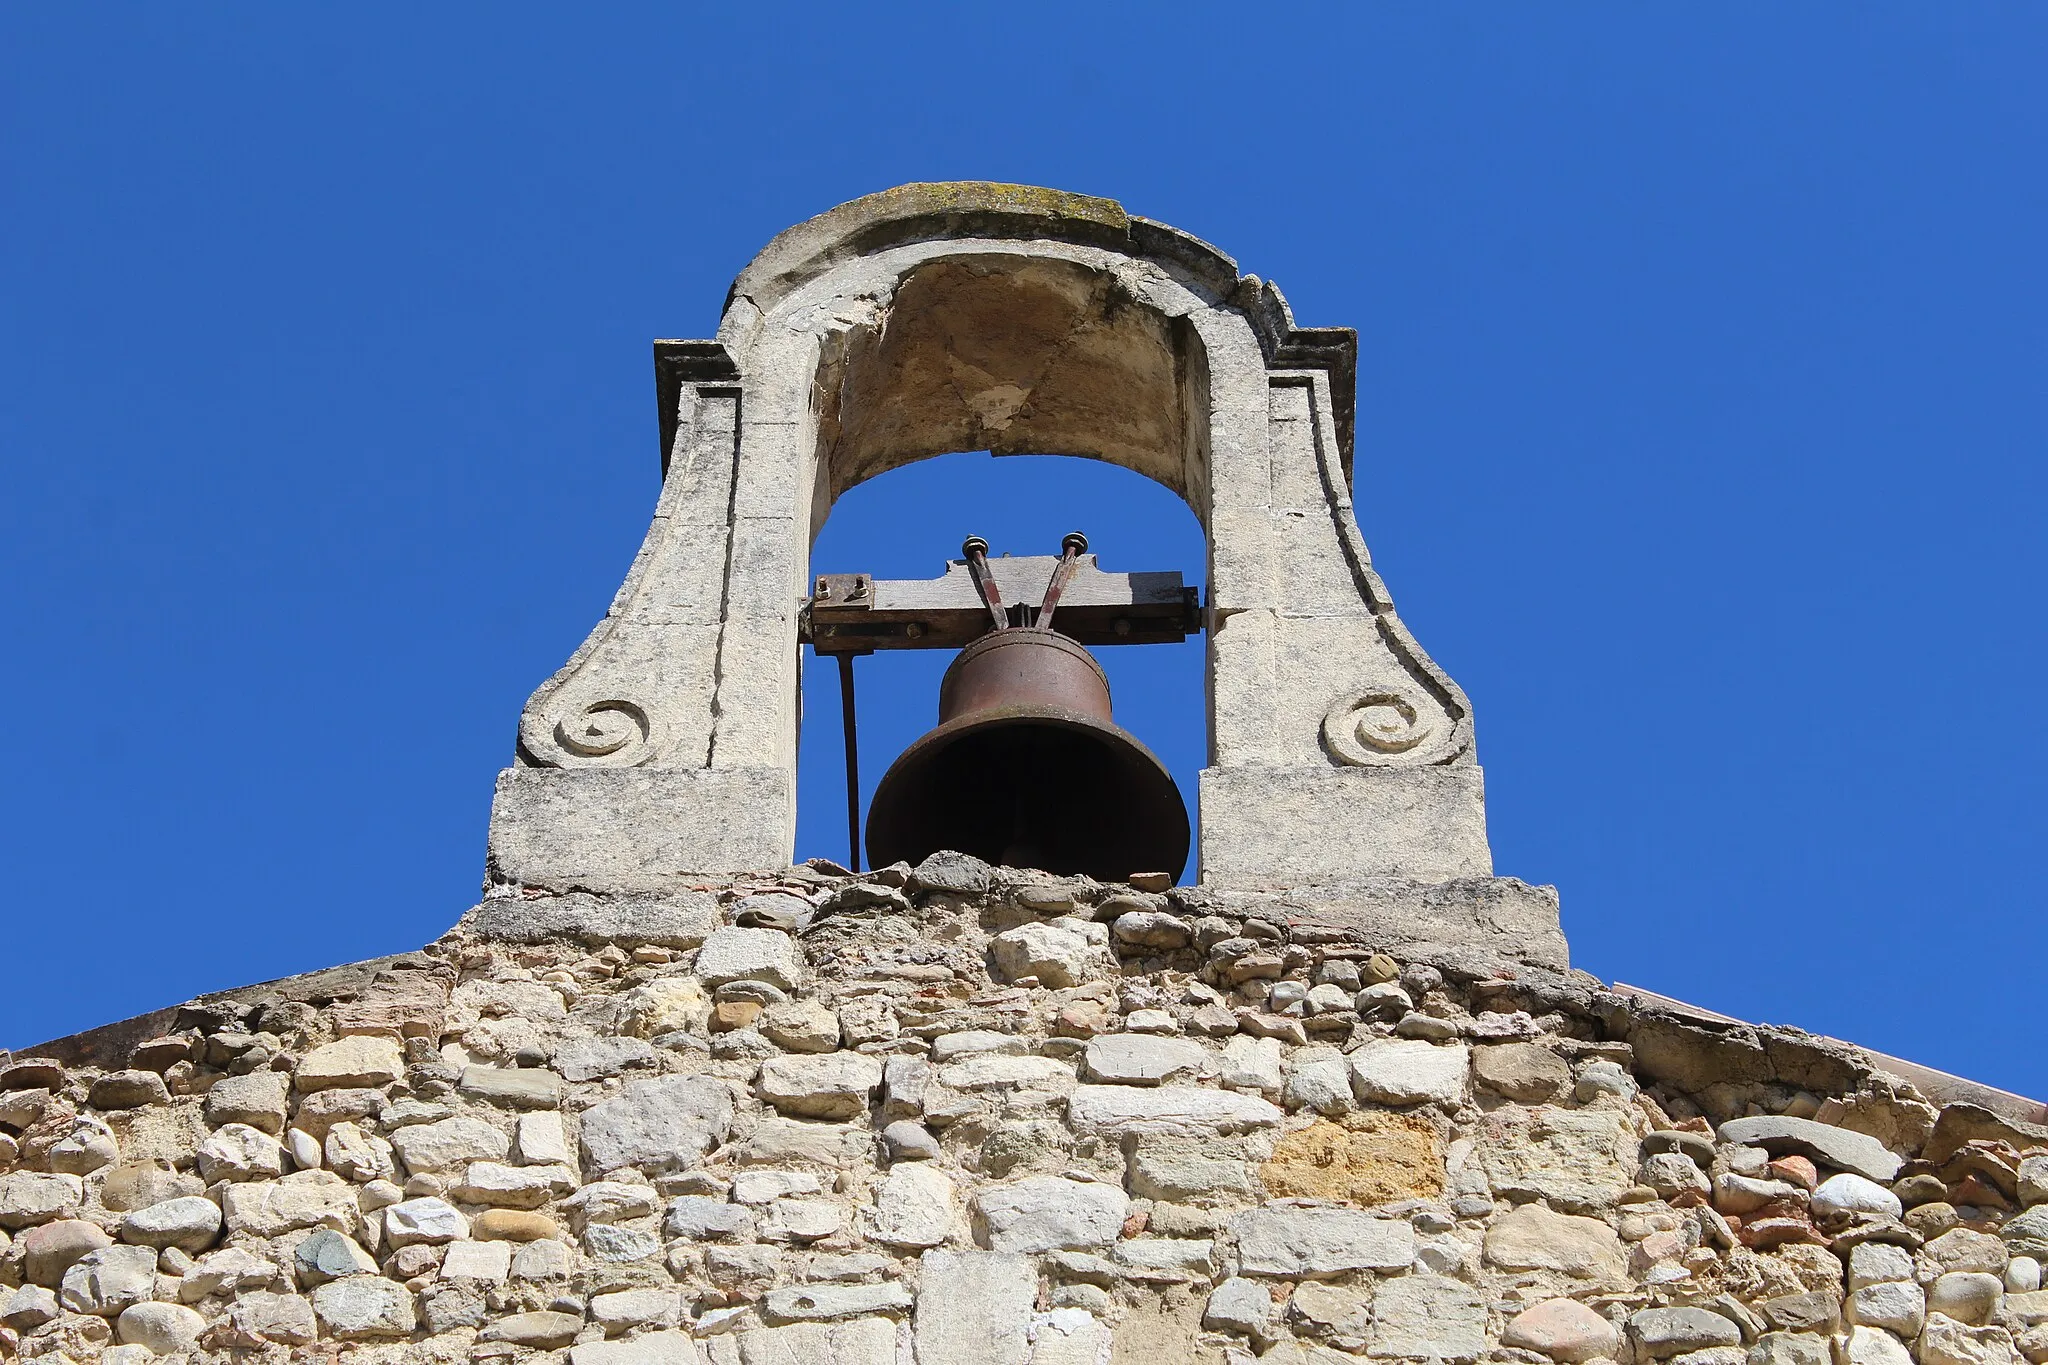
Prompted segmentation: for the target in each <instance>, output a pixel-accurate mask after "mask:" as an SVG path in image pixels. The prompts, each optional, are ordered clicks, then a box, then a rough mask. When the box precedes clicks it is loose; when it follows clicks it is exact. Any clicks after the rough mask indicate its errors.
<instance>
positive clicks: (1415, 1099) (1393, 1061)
mask: <svg viewBox="0 0 2048 1365" xmlns="http://www.w3.org/2000/svg"><path fill="white" fill-rule="evenodd" d="M1470 1069H1471V1059H1470V1055H1469V1049H1467V1048H1466V1047H1465V1046H1464V1044H1462V1043H1430V1042H1424V1041H1422V1040H1421V1039H1413V1038H1376V1039H1374V1040H1373V1041H1371V1042H1369V1043H1367V1044H1366V1045H1365V1046H1364V1047H1361V1048H1359V1049H1358V1050H1357V1051H1355V1052H1353V1053H1352V1054H1351V1088H1352V1090H1353V1091H1354V1092H1355V1093H1356V1094H1357V1096H1358V1098H1359V1099H1361V1100H1369V1101H1373V1102H1375V1103H1379V1104H1437V1105H1442V1106H1443V1107H1445V1108H1447V1109H1448V1108H1455V1107H1456V1106H1457V1105H1458V1104H1460V1103H1461V1102H1462V1101H1463V1100H1464V1098H1465V1078H1466V1074H1467V1072H1468V1071H1469V1070H1470Z"/></svg>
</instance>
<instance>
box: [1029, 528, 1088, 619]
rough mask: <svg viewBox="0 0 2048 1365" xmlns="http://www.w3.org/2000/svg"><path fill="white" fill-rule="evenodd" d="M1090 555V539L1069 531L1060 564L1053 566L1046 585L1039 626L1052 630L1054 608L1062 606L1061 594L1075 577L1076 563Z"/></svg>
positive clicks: (1039, 611)
mask: <svg viewBox="0 0 2048 1365" xmlns="http://www.w3.org/2000/svg"><path fill="white" fill-rule="evenodd" d="M1086 553H1088V537H1086V536H1084V535H1082V534H1081V533H1080V532H1079V531H1069V532H1067V533H1066V535H1065V536H1063V537H1061V539H1060V562H1059V563H1058V564H1055V565H1054V566H1053V570H1052V577H1051V578H1049V579H1047V580H1046V583H1045V601H1043V602H1042V603H1040V604H1039V607H1038V620H1037V622H1036V624H1037V625H1039V626H1041V627H1043V628H1044V629H1046V630H1051V629H1052V612H1053V608H1054V607H1057V606H1058V605H1059V604H1060V594H1061V593H1063V592H1065V591H1066V590H1067V580H1068V579H1069V578H1072V577H1073V576H1074V561H1075V560H1077V559H1079V558H1080V557H1081V556H1082V555H1084V554H1086Z"/></svg>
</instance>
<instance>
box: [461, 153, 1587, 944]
mask: <svg viewBox="0 0 2048 1365" xmlns="http://www.w3.org/2000/svg"><path fill="white" fill-rule="evenodd" d="M1356 363H1357V336H1356V334H1355V333H1354V332H1353V331H1351V330H1350V329H1348V328H1303V327H1297V326H1296V325H1295V323H1294V319H1293V316H1292V314H1291V312H1290V311H1289V309H1288V306H1287V302H1286V300H1285V298H1283V297H1282V295H1281V293H1280V290H1279V288H1278V287H1277V286H1276V285H1274V284H1272V283H1271V282H1270V281H1262V280H1260V279H1259V278H1258V277H1257V276H1255V275H1245V274H1240V273H1239V270H1238V267H1237V263H1236V262H1235V261H1233V260H1232V259H1231V258H1229V257H1228V256H1225V255H1224V254H1223V253H1221V252H1220V251H1218V250H1217V249H1216V248H1214V247H1212V246H1210V245H1209V244H1207V243H1206V242H1203V241H1200V240H1199V239H1197V238H1195V237H1192V236H1189V235H1188V234H1186V233H1184V232H1180V231H1177V230H1176V229H1174V228H1170V227H1167V226H1166V225H1164V224H1161V223H1155V222H1152V221H1150V220H1148V219H1144V218H1137V217H1133V216H1131V215H1129V214H1127V213H1126V212H1125V211H1124V210H1123V208H1122V207H1121V206H1119V205H1118V204H1116V203H1115V202H1113V201H1110V200H1107V199H1096V198H1090V197H1087V196H1083V195H1075V194H1065V193H1060V192H1056V191H1051V190H1042V189H1033V188H1028V187H1023V186H1014V185H995V184H984V183H961V184H932V185H905V186H901V187H899V188H897V189H894V190H889V191H885V192H883V193H880V194H874V195H869V196H867V197H866V198H862V199H857V200H855V201H853V202H851V203H848V204H843V205H841V206H840V207H838V208H836V209H833V210H832V211H830V212H829V213H825V214H823V215H821V216H819V217H817V218H814V219H812V220H811V221H809V222H806V223H802V224H799V225H798V226H796V227H793V228H791V229H789V230H788V231H786V232H784V233H782V234H781V235H780V236H778V237H776V238H775V240H774V241H772V242H770V243H769V244H768V246H767V248H766V249H765V250H763V251H762V252H761V254H760V255H759V256H758V257H756V258H755V259H754V261H753V262H752V263H751V264H750V265H748V266H747V268H746V269H745V270H744V271H742V272H741V274H740V276H739V278H738V279H737V280H736V281H735V282H734V284H733V286H732V290H731V292H730V294H729V295H728V297H727V301H726V307H725V314H724V317H723V319H722V320H721V322H720V325H719V329H718V335H717V337H716V338H715V339H712V340H708V341H665V342H657V343H656V347H655V369H656V380H657V383H656V389H657V397H658V401H659V404H660V417H661V433H662V447H661V449H662V460H663V472H664V481H663V487H662V492H661V497H660V501H659V503H658V505H657V506H656V508H655V512H654V518H653V523H652V525H651V526H650V527H649V529H648V532H647V537H646V540H645V541H644V542H643V544H642V545H641V548H640V552H639V554H638V555H637V556H636V557H635V559H634V562H633V566H632V569H631V571H630V572H629V573H628V575H627V577H626V581H625V583H624V584H623V585H622V586H621V587H620V589H619V592H618V595H617V597H616V598H615V599H614V601H613V604H612V608H611V611H610V612H609V613H608V614H607V615H606V617H605V618H604V619H603V620H602V621H600V622H599V623H598V624H597V626H596V628H595V629H594V630H593V631H592V632H591V633H590V636H589V637H588V638H587V639H586V640H585V641H584V642H583V645H582V647H581V648H579V649H578V650H577V651H576V652H575V654H574V655H573V656H572V657H571V658H570V659H569V661H568V663H567V664H566V665H564V666H563V668H562V669H561V670H560V671H559V672H558V673H556V674H555V676H554V677H552V678H550V679H548V680H547V682H545V683H544V684H542V685H541V687H540V688H539V690H537V691H536V692H535V693H534V694H533V697H532V698H531V699H530V700H529V701H528V702H527V705H526V708H525V711H524V713H523V715H522V716H521V718H520V726H519V744H518V752H517V756H516V759H515V761H514V764H513V766H512V767H510V768H508V769H506V770H505V772H504V773H503V774H501V776H500V777H499V780H498V788H497V797H496V801H495V804H494V806H493V810H492V819H491V834H490V858H491V869H492V875H493V877H494V878H496V879H498V880H499V881H501V882H512V883H518V884H521V885H525V886H531V887H541V888H552V889H564V888H571V887H573V888H580V889H585V890H591V891H597V892H632V891H658V890H660V889H662V888H664V887H667V886H672V885H674V884H675V883H676V882H677V881H678V879H682V878H687V877H688V876H690V875H693V874H702V873H720V872H732V871H736V870H739V869H743V868H750V867H764V866H774V865H780V864H786V863H787V862H788V861H789V858H790V856H791V853H792V849H793V844H794V839H795V829H796V756H797V726H798V688H799V680H800V679H799V674H800V656H799V649H798V638H799V636H798V632H799V616H800V609H801V608H802V606H803V604H804V601H805V594H806V591H807V587H808V584H809V574H808V567H809V548H810V544H811V542H812V540H813V538H814V537H815V535H816V533H817V530H818V528H819V527H820V526H821V525H822V524H823V522H824V519H825V516H826V513H827V512H828V511H829V510H830V508H831V505H832V503H833V501H834V500H835V499H836V498H837V497H838V496H839V495H840V494H841V493H843V492H845V491H846V490H847V489H848V488H851V487H852V486H853V485H855V484H857V483H859V482H861V481H862V480H864V479H868V478H872V477H874V476H875V475H877V474H881V473H885V472H887V471H888V470H890V469H894V468H897V467H899V466H901V465H905V464H908V463H910V462H912V461H915V460H920V459H924V458H926V457H928V456H933V455H939V454H944V453H947V452H950V451H956V450H979V449H986V450H989V451H992V452H994V453H996V454H1021V453H1035V454H1063V455H1081V456H1088V457H1092V458H1096V459H1102V460H1108V461H1111V462H1113V463H1116V464H1120V465H1123V466H1124V467H1126V468H1129V469H1132V470H1136V471H1137V472H1139V473H1141V474H1144V475H1146V476H1147V477H1150V478H1153V479H1156V480H1158V481H1159V482H1160V483H1162V484H1165V485H1166V486H1167V487H1168V488H1171V489H1173V490H1174V491H1175V492H1176V493H1178V494H1180V495H1181V496H1182V497H1183V498H1185V499H1186V500H1187V503H1188V505H1189V507H1190V508H1192V509H1193V510H1194V512H1195V515H1196V516H1197V517H1198V518H1199V519H1200V521H1201V523H1202V525H1203V527H1204V528H1205V530H1206V532H1207V536H1208V543H1209V583H1210V589H1209V601H1208V603H1207V605H1206V612H1205V622H1204V624H1205V627H1206V630H1207V632H1208V635H1209V650H1208V670H1207V672H1208V677H1207V700H1208V720H1209V754H1208V764H1207V766H1206V767H1205V768H1204V769H1203V771H1202V774H1201V783H1200V792H1199V811H1198V826H1199V836H1198V843H1197V862H1198V868H1199V878H1200V881H1201V884H1202V885H1204V886H1205V887H1210V888H1214V889H1216V890H1218V891H1221V892H1246V893H1265V894H1272V893H1288V892H1293V893H1301V892H1306V891H1310V890H1313V891H1314V892H1315V894H1316V899H1317V902H1318V903H1319V904H1322V905H1329V904H1332V903H1337V904H1343V903H1347V902H1348V903H1351V904H1352V905H1353V906H1354V907H1355V908H1356V909H1357V910H1358V912H1359V913H1361V914H1364V915H1366V916H1368V917H1370V918H1381V919H1388V920H1390V921H1394V922H1398V923H1400V924H1403V925H1405V926H1407V928H1406V929H1405V931H1404V932H1406V933H1407V934H1408V936H1409V937H1411V938H1420V939H1422V940H1426V941H1433V942H1442V943H1444V944H1447V945H1461V944H1463V945H1471V946H1481V945H1486V946H1489V947H1493V948H1500V947H1502V946H1508V947H1510V948H1511V949H1512V953H1511V955H1513V956H1517V957H1521V956H1527V957H1529V958H1531V960H1538V961H1544V962H1548V963H1550V964H1552V965H1562V964H1563V962H1564V944H1563V940H1562V938H1561V936H1560V935H1559V934H1558V931H1557V925H1556V906H1555V900H1554V897H1553V896H1552V894H1551V893H1549V892H1548V891H1547V890H1538V889H1534V888H1530V887H1527V886H1525V885H1523V884H1522V883H1520V882H1514V881H1509V880H1503V879H1495V878H1493V876H1492V872H1493V864H1492V855H1491V853H1490V851H1489V849H1488V847H1487V839H1486V807H1485V791H1484V782H1483V777H1482V773H1481V769H1480V766H1479V761H1478V755H1477V750H1476V747H1475V743H1474V727H1473V717H1472V707H1471V704H1470V703H1469V702H1468V701H1467V699H1466V697H1465V694H1464V692H1463V691H1462V690H1460V688H1459V687H1458V685H1457V683H1456V682H1454V681H1453V680H1452V679H1451V678H1450V677H1449V676H1448V675H1447V674H1445V673H1444V671H1443V670H1442V669H1440V668H1438V667H1437V665H1436V664H1435V663H1434V662H1433V661H1432V660H1431V659H1430V657H1429V655H1428V654H1427V653H1426V652H1425V651H1424V650H1423V648H1422V646H1421V645H1420V644H1419V643H1418V642H1417V641H1416V639H1415V637H1414V636H1413V635H1412V634H1411V633H1410V632H1409V630H1408V628H1407V626H1406V625H1405V624H1404V623H1403V622H1402V620H1401V618H1400V616H1399V615H1398V614H1397V613H1396V612H1395V610H1394V606H1393V601H1392V599H1391V597H1390V596H1389V594H1388V592H1387V589H1386V586H1385V585H1384V584H1383V583H1382V582H1381V580H1380V578H1379V576H1378V574H1376V573H1375V572H1374V570H1373V567H1372V559H1371V555H1370V553H1369V552H1368V550H1367V549H1366V545H1365V542H1364V539H1363V538H1362V537H1361V535H1360V533H1359V529H1358V520H1357V517H1356V515H1355V512H1354V503H1353V488H1354V486H1355V472H1354V445H1355V427H1356V421H1355V411H1356V400H1355V394H1354V380H1355V371H1356ZM1365 458H1366V460H1367V462H1368V467H1369V464H1370V460H1371V458H1372V457H1371V453H1370V438H1369V436H1368V441H1367V454H1366V457H1365Z"/></svg>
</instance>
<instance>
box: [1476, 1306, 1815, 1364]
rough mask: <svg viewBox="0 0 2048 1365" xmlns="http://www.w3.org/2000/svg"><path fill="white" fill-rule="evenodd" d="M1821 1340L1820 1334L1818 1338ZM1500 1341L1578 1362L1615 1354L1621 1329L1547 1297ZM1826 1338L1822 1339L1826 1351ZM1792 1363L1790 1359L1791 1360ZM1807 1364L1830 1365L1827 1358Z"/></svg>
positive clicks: (1513, 1320) (1587, 1310)
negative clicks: (1824, 1340)
mask: <svg viewBox="0 0 2048 1365" xmlns="http://www.w3.org/2000/svg"><path fill="white" fill-rule="evenodd" d="M1816 1340H1818V1338H1816ZM1500 1344H1501V1345H1503V1346H1510V1347H1514V1348H1517V1349H1519V1350H1524V1351H1539V1352H1541V1353H1542V1354H1544V1355H1547V1356H1549V1357H1550V1358H1551V1359H1552V1360H1559V1361H1568V1362H1574V1363H1576V1362H1578V1361H1584V1360H1594V1359H1603V1358H1612V1357H1613V1355H1614V1352H1615V1348H1616V1347H1618V1346H1620V1345H1621V1333H1620V1331H1619V1330H1618V1329H1617V1328H1616V1327H1615V1326H1614V1324H1613V1323H1611V1322H1609V1321H1608V1320H1607V1319H1606V1318H1603V1317H1601V1316H1600V1314H1598V1313H1596V1312H1594V1311H1593V1310H1592V1309H1591V1308H1588V1307H1587V1306H1586V1305H1585V1304H1582V1303H1579V1302H1577V1301H1576V1300H1573V1299H1545V1300H1544V1301H1543V1302H1542V1303H1539V1304H1536V1305H1535V1306H1534V1307H1531V1308H1525V1309H1523V1310H1522V1311H1521V1312H1520V1313H1517V1314H1516V1315H1515V1316H1514V1317H1513V1318H1511V1319H1509V1320H1508V1324H1507V1326H1506V1328H1504V1329H1503V1330H1502V1332H1501V1336H1500ZM1826 1345H1827V1344H1826V1342H1821V1347H1822V1353H1823V1355H1825V1352H1826ZM1787 1365H1790V1362H1787ZM1807 1365H1827V1362H1826V1360H1825V1359H1822V1360H1818V1361H1812V1362H1807Z"/></svg>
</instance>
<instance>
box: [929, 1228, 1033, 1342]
mask: <svg viewBox="0 0 2048 1365" xmlns="http://www.w3.org/2000/svg"><path fill="white" fill-rule="evenodd" d="M1037 1297H1038V1270H1037V1268H1036V1267H1035V1266H1034V1265H1033V1264H1032V1262H1031V1258H1030V1257H1028V1256H1022V1255H1017V1254H1014V1253H1008V1252H1000V1251H927V1252H925V1253H924V1255H923V1256H922V1257H921V1258H920V1259H919V1262H918V1286H917V1316H916V1324H917V1337H916V1341H917V1358H918V1360H919V1361H920V1362H926V1361H930V1362H937V1361H944V1362H945V1363H946V1365H1026V1362H1028V1361H1029V1360H1030V1356H1031V1342H1030V1332H1031V1310H1032V1307H1033V1304H1034V1303H1035V1301H1036V1299H1037Z"/></svg>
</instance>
